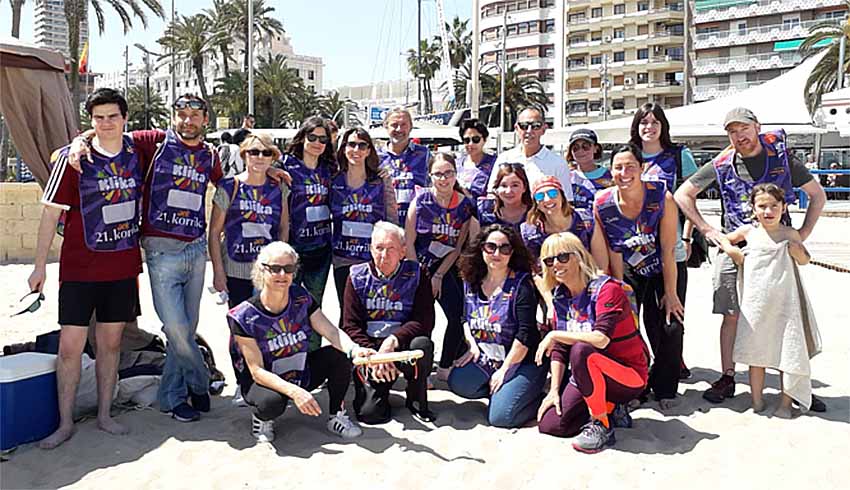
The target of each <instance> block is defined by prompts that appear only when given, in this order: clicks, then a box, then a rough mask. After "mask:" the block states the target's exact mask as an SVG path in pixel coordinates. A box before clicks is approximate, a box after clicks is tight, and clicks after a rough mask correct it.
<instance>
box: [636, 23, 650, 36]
mask: <svg viewBox="0 0 850 490" xmlns="http://www.w3.org/2000/svg"><path fill="white" fill-rule="evenodd" d="M637 32H638V36H645V35H647V34H649V26H648V25H646V24H644V25H642V26H638V31H637Z"/></svg>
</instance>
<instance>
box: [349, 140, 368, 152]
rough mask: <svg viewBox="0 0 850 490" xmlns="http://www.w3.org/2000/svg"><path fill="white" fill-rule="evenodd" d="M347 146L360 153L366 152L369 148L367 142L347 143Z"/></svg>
mask: <svg viewBox="0 0 850 490" xmlns="http://www.w3.org/2000/svg"><path fill="white" fill-rule="evenodd" d="M345 146H347V147H349V148H351V149H352V150H353V149H355V148H356V149H358V150H360V151H366V150H367V149H368V148H369V143H366V142H365V141H349V142H347V143H345Z"/></svg>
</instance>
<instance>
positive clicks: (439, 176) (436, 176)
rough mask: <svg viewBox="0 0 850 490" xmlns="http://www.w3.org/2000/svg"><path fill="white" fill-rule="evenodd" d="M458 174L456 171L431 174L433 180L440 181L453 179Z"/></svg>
mask: <svg viewBox="0 0 850 490" xmlns="http://www.w3.org/2000/svg"><path fill="white" fill-rule="evenodd" d="M456 173H457V172H455V171H454V170H446V171H445V172H433V173H431V178H432V179H439V180H443V179H451V178H452V177H454V176H455V174H456Z"/></svg>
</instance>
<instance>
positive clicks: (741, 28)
mask: <svg viewBox="0 0 850 490" xmlns="http://www.w3.org/2000/svg"><path fill="white" fill-rule="evenodd" d="M738 35H739V36H746V35H747V23H746V22H738Z"/></svg>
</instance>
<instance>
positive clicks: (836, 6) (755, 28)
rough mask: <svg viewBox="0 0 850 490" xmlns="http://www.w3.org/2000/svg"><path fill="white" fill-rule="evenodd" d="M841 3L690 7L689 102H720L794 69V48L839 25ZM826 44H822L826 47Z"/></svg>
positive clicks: (702, 3)
mask: <svg viewBox="0 0 850 490" xmlns="http://www.w3.org/2000/svg"><path fill="white" fill-rule="evenodd" d="M847 13H848V12H847V6H846V4H845V3H844V1H843V0H695V1H694V2H692V18H693V31H692V39H693V42H692V47H691V50H690V51H691V53H690V57H691V63H692V68H691V77H692V81H693V100H694V102H700V101H704V100H710V99H714V98H716V97H723V96H725V95H728V94H731V93H735V92H739V91H741V90H744V89H747V88H749V87H751V86H753V85H758V84H761V83H764V82H765V81H767V80H770V79H772V78H775V77H777V76H779V75H781V74H782V73H785V72H786V71H788V70H790V69H791V68H793V67H795V66H797V65H798V64H799V63H800V62H801V61H802V58H801V56H800V54H799V53H798V52H797V48H798V47H799V46H800V44H801V43H802V42H803V40H804V39H805V38H806V36H807V35H808V34H809V33H810V32H811V29H812V26H814V25H817V24H819V23H823V22H834V23H841V22H844V21H845V19H846V17H847ZM827 43H828V42H827Z"/></svg>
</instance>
